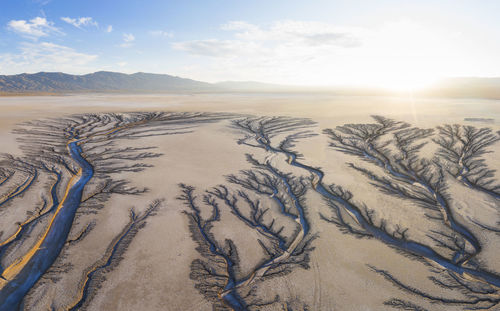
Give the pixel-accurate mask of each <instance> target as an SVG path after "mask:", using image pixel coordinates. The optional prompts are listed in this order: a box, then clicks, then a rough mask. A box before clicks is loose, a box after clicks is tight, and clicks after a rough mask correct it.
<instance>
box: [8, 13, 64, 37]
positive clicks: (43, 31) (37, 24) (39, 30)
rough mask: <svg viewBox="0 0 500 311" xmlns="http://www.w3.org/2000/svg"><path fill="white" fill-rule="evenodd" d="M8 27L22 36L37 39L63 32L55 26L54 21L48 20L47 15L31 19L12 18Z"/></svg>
mask: <svg viewBox="0 0 500 311" xmlns="http://www.w3.org/2000/svg"><path fill="white" fill-rule="evenodd" d="M7 27H8V29H10V30H12V31H14V32H17V33H19V34H20V35H22V36H25V37H27V38H30V39H35V40H36V39H38V38H40V37H46V36H48V35H49V34H51V33H60V34H61V33H62V32H61V31H60V30H59V29H57V28H56V27H54V23H53V22H50V21H47V19H46V18H45V17H35V18H33V19H30V20H29V21H26V20H11V21H9V22H8V23H7Z"/></svg>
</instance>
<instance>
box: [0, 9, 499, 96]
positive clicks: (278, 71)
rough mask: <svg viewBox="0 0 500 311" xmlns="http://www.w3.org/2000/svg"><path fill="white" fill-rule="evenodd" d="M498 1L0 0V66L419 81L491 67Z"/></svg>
mask: <svg viewBox="0 0 500 311" xmlns="http://www.w3.org/2000/svg"><path fill="white" fill-rule="evenodd" d="M499 12H500V1H498V0H491V1H490V0H440V1H438V0H434V1H431V0H418V1H408V0H365V1H362V0H309V1H297V0H273V1H269V0H267V1H262V0H252V1H239V0H204V1H190V0H182V1H168V0H153V1H148V0H142V1H139V0H134V1H131V0H121V1H114V0H108V1H105V0H99V1H95V0H0V74H19V73H24V72H27V73H35V72H39V71H51V72H59V71H60V72H66V73H71V74H85V73H90V72H95V71H100V70H106V71H118V72H125V73H134V72H152V73H165V74H171V75H176V76H182V77H187V78H191V79H196V80H202V81H207V82H218V81H228V80H233V81H261V82H268V83H278V84H291V85H310V86H312V85H317V86H327V85H339V86H382V87H392V88H399V87H401V88H405V87H415V88H416V87H420V86H425V85H427V84H429V83H431V82H434V81H436V80H437V79H440V78H443V77H455V76H476V77H478V76H479V77H491V76H500V57H499V56H498V55H500V18H499Z"/></svg>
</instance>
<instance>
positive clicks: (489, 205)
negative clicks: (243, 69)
mask: <svg viewBox="0 0 500 311" xmlns="http://www.w3.org/2000/svg"><path fill="white" fill-rule="evenodd" d="M499 105H500V102H499V101H495V100H481V99H437V98H414V97H412V96H411V94H408V96H405V97H368V96H335V95H332V94H326V93H323V94H313V93H295V94H285V93H265V94H251V93H248V94H241V93H233V94H231V93H226V94H210V93H195V94H147V95H146V94H70V95H63V96H28V97H22V96H19V97H0V143H1V146H2V153H3V156H2V158H1V160H0V232H1V235H0V268H1V270H0V271H1V272H2V278H1V279H0V310H15V309H16V308H21V309H25V310H47V309H52V310H80V309H81V310H138V309H140V310H388V309H391V308H393V309H401V310H470V309H477V310H479V309H488V308H489V309H490V310H496V309H497V308H500V265H499V261H498V258H499V257H500V251H499V250H498V249H499V247H498V246H499V244H500V237H499V232H500V224H499V221H500V186H499V182H498V180H499V178H498V172H496V170H498V168H499V167H500V160H499V157H498V153H499V152H500V150H499V148H500V142H499V139H500V134H499V131H500V109H498V107H499Z"/></svg>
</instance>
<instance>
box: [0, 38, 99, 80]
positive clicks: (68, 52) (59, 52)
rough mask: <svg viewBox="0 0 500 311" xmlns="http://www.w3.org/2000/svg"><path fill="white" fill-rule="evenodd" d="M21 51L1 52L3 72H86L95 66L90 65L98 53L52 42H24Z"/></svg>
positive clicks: (0, 59) (0, 61) (0, 62)
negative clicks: (89, 52) (13, 52)
mask: <svg viewBox="0 0 500 311" xmlns="http://www.w3.org/2000/svg"><path fill="white" fill-rule="evenodd" d="M19 50H20V51H19V53H15V54H12V53H7V54H0V68H1V70H2V72H6V73H11V74H16V73H20V72H38V71H63V72H70V73H85V72H89V71H93V70H94V69H95V68H92V67H89V65H90V64H91V63H92V62H93V61H95V60H96V59H97V55H93V54H86V53H81V52H78V51H75V50H74V49H72V48H70V47H67V46H63V45H59V44H55V43H51V42H39V43H29V42H25V43H22V44H21V46H20V49H19Z"/></svg>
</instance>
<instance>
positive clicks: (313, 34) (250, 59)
mask: <svg viewBox="0 0 500 311" xmlns="http://www.w3.org/2000/svg"><path fill="white" fill-rule="evenodd" d="M221 30H223V31H224V32H227V33H228V34H229V38H225V39H215V38H200V39H198V40H189V41H177V42H173V43H172V48H173V49H175V50H179V51H184V52H186V53H188V54H191V55H193V56H196V57H198V59H199V60H198V61H196V62H194V61H193V62H194V63H195V64H198V65H193V66H192V67H189V68H188V67H186V70H185V71H183V72H180V73H179V74H182V75H185V76H191V77H193V78H196V79H202V80H206V81H217V80H227V79H232V80H249V79H256V80H261V81H266V82H278V83H284V82H286V83H297V84H302V83H304V82H306V83H307V80H311V81H312V80H313V79H314V80H315V81H314V82H315V83H317V84H323V83H328V82H326V81H327V79H329V77H330V76H338V73H336V71H338V70H337V68H341V67H342V66H341V65H342V61H343V60H345V59H346V58H345V57H344V55H353V54H356V53H359V50H360V48H361V47H362V46H363V44H364V40H365V38H366V30H365V29H361V28H355V27H341V26H338V25H334V24H329V23H321V22H310V21H291V20H288V21H275V22H273V23H269V24H263V25H257V24H252V23H248V22H245V21H231V22H228V23H226V24H223V25H221ZM224 36H225V37H227V34H224ZM342 68H343V69H344V68H345V66H343V67H342ZM333 73H335V74H333ZM322 77H324V78H325V81H318V80H319V79H321V78H322Z"/></svg>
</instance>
